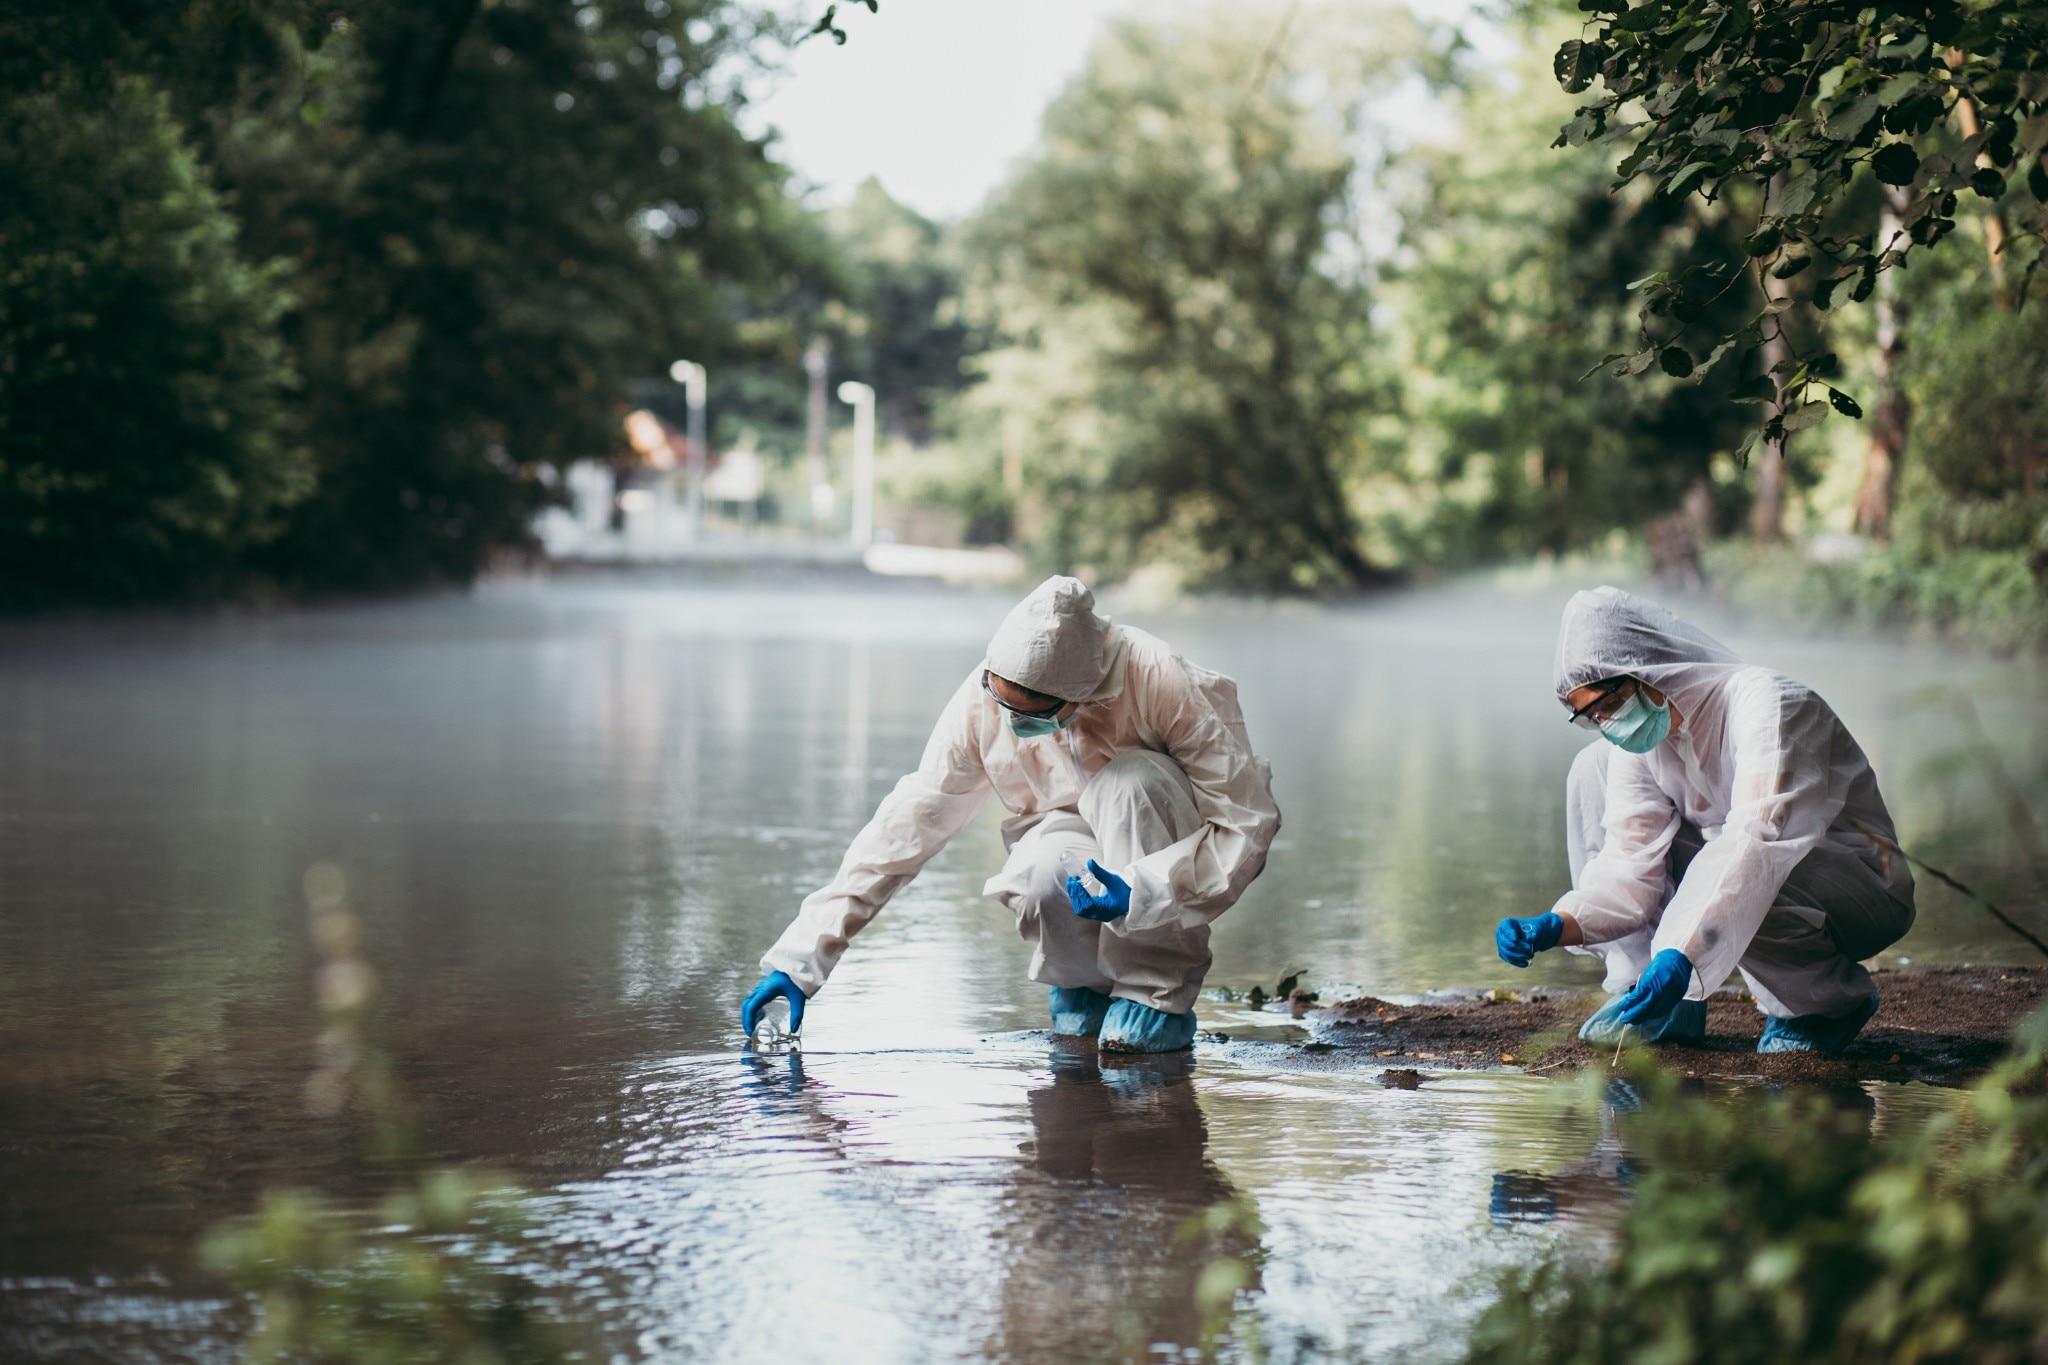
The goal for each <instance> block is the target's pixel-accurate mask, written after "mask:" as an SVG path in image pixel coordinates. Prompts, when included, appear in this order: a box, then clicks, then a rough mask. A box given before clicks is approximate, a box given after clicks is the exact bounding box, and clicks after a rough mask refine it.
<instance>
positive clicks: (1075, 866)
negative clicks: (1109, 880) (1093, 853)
mask: <svg viewBox="0 0 2048 1365" xmlns="http://www.w3.org/2000/svg"><path fill="white" fill-rule="evenodd" d="M1060 871H1062V872H1064V873H1065V874H1066V875H1067V876H1069V877H1078V878H1079V879H1080V882H1081V889H1082V890H1083V891H1086V892H1087V893H1088V894H1089V895H1091V896H1106V895H1108V894H1109V888H1108V887H1106V886H1104V885H1103V884H1102V878H1100V877H1098V876H1096V875H1095V874H1094V873H1093V872H1091V871H1089V870H1088V860H1087V859H1086V858H1083V857H1082V856H1081V855H1080V854H1078V853H1076V852H1074V851H1073V850H1072V849H1068V850H1067V851H1066V852H1064V853H1062V854H1060Z"/></svg>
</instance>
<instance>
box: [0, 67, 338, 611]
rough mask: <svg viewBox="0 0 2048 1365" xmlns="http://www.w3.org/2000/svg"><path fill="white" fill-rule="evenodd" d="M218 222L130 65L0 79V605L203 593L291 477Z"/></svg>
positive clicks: (201, 175)
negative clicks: (32, 82) (54, 77)
mask: <svg viewBox="0 0 2048 1365" xmlns="http://www.w3.org/2000/svg"><path fill="white" fill-rule="evenodd" d="M235 237H236V231H235V224H234V222H233V221H232V220H231V219H230V218H229V216H228V215H227V213H226V212H225V211H224V210H223V209H222V206H221V203H220V200H219V198H218V196H217V195H216V194H215V193H214V191H213V189H212V188H211V187H210V186H209V184H208V183H207V175H206V172H205V171H204V169H203V168H202V167H201V166H200V164H199V162H198V160H197V159H196V158H195V157H194V155H193V154H192V152H191V150H190V149H189V148H188V147H187V146H186V145H185V142H184V139H183V137H182V135H181V133H180V130H179V128H178V126H177V124H176V122H175V121H174V120H173V119H172V117H171V115H170V112H169V110H168V108H167V105H166V101H165V99H164V97H163V96H162V95H161V94H159V93H158V92H157V91H156V90H155V89H153V88H152V87H151V86H150V84H149V83H148V82H147V81H145V80H143V79H142V78H140V77H125V78H121V79H118V80H115V81H111V82H102V83H96V84H95V85H92V86H86V87H80V86H78V85H62V84H57V83H54V82H53V83H52V85H51V88H49V89H46V90H40V89H34V88H33V87H30V88H28V89H17V90H15V91H13V92H10V93H9V94H7V95H0V606H6V607H17V608H18V607H22V606H39V605H47V604H52V603H61V602H68V601H76V600H80V599H84V600H91V601H111V602H141V601H166V600H178V599H182V598H188V597H193V596H198V595H205V594H211V593H217V592H219V591H221V590H222V589H223V588H224V587H225V586H226V585H227V584H228V583H229V582H230V581H231V580H232V578H233V576H234V575H235V573H236V572H237V570H238V568H239V557H240V556H241V555H242V554H243V553H244V552H245V551H246V550H248V549H249V548H250V547H252V546H255V545H259V544H261V543H262V542H264V541H265V540H267V539H269V538H270V537H272V536H274V535H275V534H276V533H277V530H278V527H279V519H280V516H281V514H282V513H283V512H284V511H285V509H286V508H287V507H288V506H289V505H290V504H291V503H292V502H293V501H294V500H296V499H298V498H300V497H301V496H303V494H304V493H305V491H306V489H307V487H308V486H309V484H310V482H311V480H310V478H309V473H308V464H307V461H306V458H305V456H304V454H303V452H301V451H300V450H299V449H297V448H296V447H295V445H294V444H293V442H292V440H291V437H290V433H289V431H288V424H287V412H286V406H285V405H286V402H287V400H288V394H289V389H290V388H291V384H292V373H291V367H290V364H289V363H288V360H287V358H286V354H285V349H284V347H283V345H282V344H281V342H280V340H279V337H278V333H277V319H278V316H279V314H280V313H281V312H282V311H283V309H284V308H285V306H286V303H287V296H286V294H285V291H284V289H283V287H282V285H281V283H280V280H279V272H278V271H277V270H275V269H271V268H268V267H253V266H251V265H249V264H247V263H246V262H245V260H244V259H243V258H242V257H241V256H239V255H238V254H237V252H236V242H235Z"/></svg>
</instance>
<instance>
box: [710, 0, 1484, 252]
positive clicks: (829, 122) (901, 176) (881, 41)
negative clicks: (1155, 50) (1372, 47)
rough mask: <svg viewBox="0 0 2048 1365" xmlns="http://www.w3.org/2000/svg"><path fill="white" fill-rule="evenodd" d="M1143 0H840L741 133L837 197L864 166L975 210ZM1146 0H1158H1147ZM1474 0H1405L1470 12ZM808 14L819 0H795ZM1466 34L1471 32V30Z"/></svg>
mask: <svg viewBox="0 0 2048 1365" xmlns="http://www.w3.org/2000/svg"><path fill="white" fill-rule="evenodd" d="M1140 3H1144V0H883V3H882V7H881V11H880V12H879V13H876V14H870V13H869V12H868V11H867V9H866V7H865V6H863V5H862V4H860V3H859V0H840V3H839V9H838V14H839V22H840V25H841V27H843V28H844V29H845V30H846V32H847V41H846V43H845V45H843V46H836V45H834V44H833V43H832V41H831V40H830V39H829V38H822V37H820V38H813V39H811V40H809V41H808V42H806V43H804V44H802V45H801V46H800V47H798V49H797V50H796V52H795V54H794V56H793V57H792V58H791V60H790V62H789V65H788V68H787V70H786V72H784V73H783V74H782V75H780V76H779V77H778V78H777V79H776V80H775V81H774V82H773V83H772V84H769V85H766V86H763V87H760V88H759V90H758V92H757V99H758V101H759V102H758V103H756V104H755V105H754V106H753V107H752V108H751V110H750V111H749V116H748V120H749V127H750V130H751V131H760V130H762V129H763V128H766V127H768V126H773V127H775V128H776V129H778V130H780V132H781V134H782V137H781V141H780V143H779V146H778V152H779V154H780V156H781V159H782V161H783V162H784V163H785V164H786V165H789V166H790V167H792V168H793V169H794V170H796V172H797V173H798V174H799V175H800V176H801V177H802V178H803V179H804V180H806V181H808V182H809V183H810V184H812V185H813V186H815V187H816V188H817V192H818V193H817V198H816V202H818V203H820V204H831V203H840V202H843V201H845V200H846V199H847V198H849V197H850V196H851V195H852V193H853V191H854V189H855V188H856V187H857V186H858V185H859V184H860V183H861V182H862V181H863V180H865V179H867V178H868V177H869V176H871V175H872V176H874V177H876V178H877V179H879V180H880V181H881V182H882V187H883V188H884V189H886V190H888V191H889V193H890V194H891V195H893V196H894V197H895V198H896V199H897V200H898V201H900V202H902V203H905V204H908V205H909V206H910V207H912V208H914V209H916V210H917V211H918V212H920V213H922V214H924V215H925V216H926V217H929V218H938V219H953V218H960V217H963V216H965V215H966V214H968V213H970V212H972V211H973V210H974V209H975V208H976V207H977V206H978V205H979V204H980V203H981V201H982V200H983V198H985V197H986V196H987V194H988V192H989V191H990V190H992V189H994V188H995V187H996V186H997V185H998V184H1000V183H1001V182H1002V180H1003V178H1004V176H1005V173H1006V172H1007V171H1008V169H1009V167H1010V165H1011V163H1012V162H1013V161H1015V160H1016V159H1017V158H1018V157H1020V156H1022V155H1023V154H1024V153H1026V152H1028V151H1029V150H1030V149H1031V147H1032V145H1033V143H1034V142H1035V141H1036V139H1037V136H1038V118H1039V115H1040V113H1042V112H1043V111H1044V109H1045V106H1046V104H1047V103H1048V102H1049V101H1050V100H1051V99H1052V97H1053V96H1054V95H1057V94H1058V93H1059V92H1060V89H1061V88H1062V87H1063V86H1064V85H1065V84H1066V83H1067V82H1068V81H1069V80H1070V79H1072V78H1073V77H1074V76H1075V75H1076V74H1077V73H1078V72H1079V71H1080V69H1081V65H1082V62H1083V61H1084V60H1085V59H1086V57H1087V55H1088V47H1089V44H1090V42H1091V41H1092V40H1093V38H1094V36H1095V32H1096V30H1097V28H1098V26H1099V25H1100V24H1101V22H1102V21H1103V19H1104V18H1105V17H1106V16H1109V15H1113V14H1116V13H1119V12H1123V11H1126V10H1129V9H1132V8H1135V7H1136V6H1137V5H1138V4H1140ZM1154 3H1157V0H1154ZM1482 3H1483V0H1411V4H1412V6H1413V8H1414V9H1415V10H1416V11H1417V12H1418V13H1421V14H1423V15H1425V16H1428V17H1431V18H1439V19H1448V20H1454V21H1457V20H1469V19H1470V17H1471V15H1472V12H1473V10H1474V9H1475V8H1477V7H1478V6H1480V5H1481V4H1482ZM797 5H798V8H797V11H796V12H799V13H804V14H818V13H823V11H824V0H815V2H814V3H806V0H797ZM1468 32H1469V30H1468Z"/></svg>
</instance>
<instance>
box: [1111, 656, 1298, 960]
mask: <svg viewBox="0 0 2048 1365" xmlns="http://www.w3.org/2000/svg"><path fill="white" fill-rule="evenodd" d="M1205 682H1206V684H1207V685H1206V686H1205V685H1204V683H1205ZM1129 685H1131V686H1135V687H1142V688H1144V689H1145V691H1144V692H1143V693H1141V695H1140V698H1139V705H1140V710H1141V715H1143V716H1144V718H1145V720H1146V722H1147V726H1148V728H1150V729H1152V730H1153V731H1154V732H1155V733H1156V734H1157V735H1158V737H1159V740H1160V742H1161V743H1162V745H1163V746H1164V748H1165V751H1166V754H1167V756H1168V757H1170V758H1171V759H1173V761H1174V762H1175V763H1178V764H1179V765H1180V767H1181V770H1182V771H1183V772H1185V773H1186V774H1187V775H1188V781H1189V782H1190V783H1192V784H1193V786H1194V792H1195V810H1196V811H1197V812H1198V813H1199V814H1200V815H1201V817H1202V827H1201V828H1200V829H1199V830H1197V831H1196V832H1195V833H1193V834H1192V835H1190V836H1188V837H1187V838H1185V839H1181V840H1179V841H1178V842H1175V843H1172V844H1169V845H1167V846H1166V847H1165V848H1163V849H1160V850H1158V851H1157V852H1155V853H1150V854H1147V855H1146V856H1145V857H1143V858H1140V859H1139V860H1138V861H1137V862H1135V863H1133V864H1131V865H1130V866H1129V867H1128V868H1122V869H1118V872H1119V874H1120V875H1121V876H1122V877H1123V878H1124V880H1126V881H1128V882H1129V883H1130V884H1131V908H1130V912H1129V913H1128V914H1126V915H1124V916H1122V917H1121V918H1119V919H1117V920H1114V921H1112V922H1111V923H1110V926H1109V927H1110V929H1111V930H1112V931H1113V932H1115V933H1118V934H1127V933H1131V932H1133V931H1141V930H1146V929H1161V928H1167V927H1181V928H1192V927H1195V926H1198V925H1203V924H1207V923H1209V922H1210V921H1211V920H1213V919H1215V918H1216V917H1217V916H1218V915H1220V914H1222V913H1223V912H1224V911H1225V910H1228V909H1229V908H1230V907H1231V906H1233V905H1235V904H1237V899H1238V897H1239V896H1242V895H1243V894H1244V891H1245V888H1246V887H1248V886H1250V885H1251V884H1252V881H1253V879H1255V878H1256V877H1257V876H1258V875H1259V873H1260V871H1261V870H1263V869H1264V868H1265V866H1266V851H1267V850H1268V849H1269V848H1271V847H1272V844H1273V839H1274V836H1276V835H1277V834H1279V832H1280V808H1279V806H1277V805H1275V804H1274V802H1273V776H1272V771H1271V770H1270V769H1269V768H1268V767H1267V766H1266V761H1265V760H1264V759H1262V758H1260V757H1259V756H1258V755H1257V754H1255V753H1253V752H1252V747H1251V741H1250V739H1249V737H1248V736H1247V735H1246V734H1245V729H1244V720H1243V716H1242V714H1241V713H1240V712H1239V711H1238V709H1237V704H1236V697H1235V692H1234V685H1233V684H1232V683H1231V682H1230V680H1229V679H1227V678H1223V677H1221V676H1219V675H1215V674H1207V675H1204V677H1203V678H1202V679H1198V678H1197V677H1196V676H1195V671H1194V670H1193V669H1192V668H1191V667H1190V666H1189V665H1188V664H1187V663H1186V662H1184V661H1183V660H1181V659H1180V658H1179V657H1178V656H1173V657H1170V658H1167V659H1163V660H1158V661H1156V662H1153V661H1148V662H1147V664H1146V665H1144V666H1143V667H1140V666H1138V665H1137V662H1136V661H1135V660H1134V661H1133V667H1132V670H1131V678H1130V682H1129Z"/></svg>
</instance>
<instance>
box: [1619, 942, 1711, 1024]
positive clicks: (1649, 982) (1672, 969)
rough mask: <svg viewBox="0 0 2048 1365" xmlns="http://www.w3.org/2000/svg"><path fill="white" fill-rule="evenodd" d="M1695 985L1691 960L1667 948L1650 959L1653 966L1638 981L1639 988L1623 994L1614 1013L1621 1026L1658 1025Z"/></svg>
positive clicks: (1630, 988) (1675, 950)
mask: <svg viewBox="0 0 2048 1365" xmlns="http://www.w3.org/2000/svg"><path fill="white" fill-rule="evenodd" d="M1691 985H1692V959H1691V958H1689V957H1687V956H1686V955H1685V954H1684V953H1681V952H1679V951H1678V949H1676V948H1666V949H1665V950H1664V951H1663V952H1661V953H1659V954H1657V955H1656V956H1655V957H1653V958H1651V959H1650V965H1649V966H1648V967H1646V968H1644V969H1643V974H1642V975H1641V976H1640V977H1638V978H1636V984H1635V985H1633V986H1630V987H1629V988H1628V990H1627V991H1626V992H1624V993H1623V994H1622V997H1621V1006H1620V1008H1619V1009H1618V1010H1617V1011H1616V1012H1615V1015H1614V1021H1615V1022H1616V1023H1618V1024H1642V1023H1645V1022H1648V1023H1655V1022H1656V1021H1657V1020H1659V1019H1662V1018H1663V1017H1664V1016H1665V1015H1667V1014H1669V1013H1671V1011H1672V1009H1673V1008H1674V1007H1675V1006H1676V1005H1677V1004H1678V1002H1679V1001H1681V1000H1683V999H1685V992H1686V988H1687V987H1689V986H1691Z"/></svg>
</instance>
